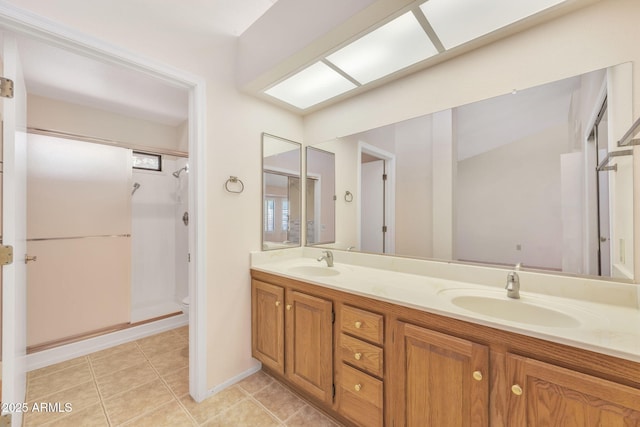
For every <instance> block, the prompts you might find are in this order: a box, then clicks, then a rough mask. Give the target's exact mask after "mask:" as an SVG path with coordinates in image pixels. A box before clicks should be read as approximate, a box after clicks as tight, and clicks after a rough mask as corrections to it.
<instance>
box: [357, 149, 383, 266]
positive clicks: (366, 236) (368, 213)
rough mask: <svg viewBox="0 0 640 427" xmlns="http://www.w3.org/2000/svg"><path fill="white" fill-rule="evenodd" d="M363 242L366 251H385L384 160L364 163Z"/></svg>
mask: <svg viewBox="0 0 640 427" xmlns="http://www.w3.org/2000/svg"><path fill="white" fill-rule="evenodd" d="M361 174H362V180H361V181H360V182H361V183H362V184H361V186H362V188H361V194H362V208H361V216H362V218H361V220H360V221H361V222H360V224H361V227H362V232H361V234H360V235H361V236H362V237H361V244H360V249H361V250H363V251H365V252H374V253H383V252H384V249H385V248H384V233H383V232H382V227H383V225H384V181H383V180H382V175H383V174H384V160H375V161H371V162H367V163H362V169H361Z"/></svg>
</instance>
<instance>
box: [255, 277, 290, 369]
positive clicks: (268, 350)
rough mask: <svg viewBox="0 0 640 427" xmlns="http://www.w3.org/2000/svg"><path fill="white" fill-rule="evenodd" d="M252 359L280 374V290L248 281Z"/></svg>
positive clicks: (282, 345)
mask: <svg viewBox="0 0 640 427" xmlns="http://www.w3.org/2000/svg"><path fill="white" fill-rule="evenodd" d="M251 327H252V328H253V332H252V334H251V350H252V354H253V357H255V358H256V359H258V360H259V361H261V362H262V363H263V364H264V365H266V366H268V367H270V368H271V369H273V370H274V371H276V372H279V373H280V374H284V288H282V287H281V286H275V285H270V284H268V283H265V282H262V281H259V280H252V281H251Z"/></svg>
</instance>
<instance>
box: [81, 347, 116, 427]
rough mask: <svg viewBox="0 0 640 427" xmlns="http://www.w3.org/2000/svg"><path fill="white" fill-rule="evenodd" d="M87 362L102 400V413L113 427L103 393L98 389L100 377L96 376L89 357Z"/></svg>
mask: <svg viewBox="0 0 640 427" xmlns="http://www.w3.org/2000/svg"><path fill="white" fill-rule="evenodd" d="M87 361H88V362H89V370H90V371H91V378H92V379H93V385H94V386H95V388H96V391H97V392H98V398H99V399H100V407H101V408H102V413H103V414H104V417H105V419H106V420H107V424H108V425H109V426H112V425H113V423H112V422H111V418H110V417H109V412H107V407H106V406H105V405H104V396H103V395H102V391H100V387H98V377H97V376H96V372H95V370H94V369H93V363H92V362H91V358H90V357H89V356H87Z"/></svg>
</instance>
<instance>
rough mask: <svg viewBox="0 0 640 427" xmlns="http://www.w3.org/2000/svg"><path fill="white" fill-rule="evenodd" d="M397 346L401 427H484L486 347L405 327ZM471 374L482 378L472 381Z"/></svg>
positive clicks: (487, 351)
mask: <svg viewBox="0 0 640 427" xmlns="http://www.w3.org/2000/svg"><path fill="white" fill-rule="evenodd" d="M400 346H402V347H403V348H402V349H400V351H401V352H402V354H403V355H404V360H403V361H402V362H403V366H404V371H405V372H404V374H403V375H402V377H403V379H404V386H403V387H401V389H403V390H404V399H403V400H404V404H405V407H404V417H403V418H404V423H405V425H407V426H442V427H467V426H468V427H471V426H473V427H483V426H488V425H489V414H488V411H489V381H488V379H489V349H488V347H486V346H484V345H480V344H475V343H473V342H471V341H466V340H461V339H459V338H455V337H450V336H447V335H445V334H441V333H439V332H434V331H430V330H428V329H425V328H421V327H417V326H415V325H411V324H407V323H405V324H403V327H402V329H401V335H400V336H399V337H397V339H396V348H398V347H400ZM474 372H480V373H481V374H482V376H483V378H482V379H481V380H480V381H478V380H475V379H474V378H473V373H474ZM396 413H397V412H396Z"/></svg>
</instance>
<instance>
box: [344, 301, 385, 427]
mask: <svg viewBox="0 0 640 427" xmlns="http://www.w3.org/2000/svg"><path fill="white" fill-rule="evenodd" d="M339 306H340V309H339V313H340V315H339V318H340V320H339V322H338V327H337V328H336V329H338V328H339V330H340V331H339V333H340V335H339V341H338V351H337V355H338V359H339V362H338V364H337V366H336V378H337V381H336V385H337V388H338V393H337V395H336V405H337V410H338V412H339V413H340V414H341V415H342V416H344V417H345V418H347V419H348V420H350V421H352V422H353V423H355V424H356V425H359V426H362V427H382V425H383V424H384V381H383V377H384V360H385V359H384V348H383V345H384V342H385V340H384V335H385V334H384V316H383V315H381V314H379V313H374V312H371V311H368V310H363V309H361V308H358V307H354V306H351V305H346V304H342V303H339Z"/></svg>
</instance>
